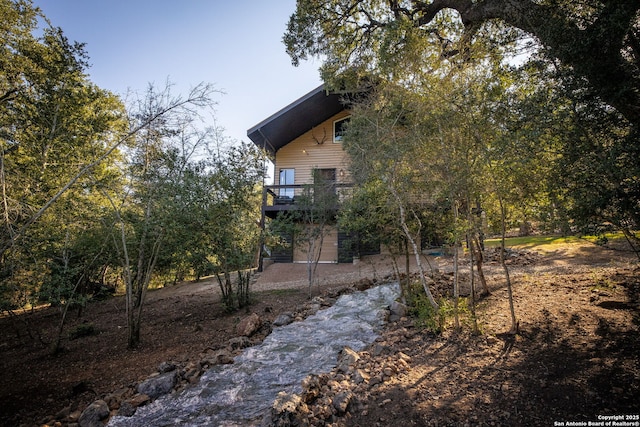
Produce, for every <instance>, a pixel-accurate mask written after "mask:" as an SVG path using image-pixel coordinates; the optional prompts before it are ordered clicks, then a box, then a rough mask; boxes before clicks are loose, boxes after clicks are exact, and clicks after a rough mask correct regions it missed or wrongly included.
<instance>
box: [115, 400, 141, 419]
mask: <svg viewBox="0 0 640 427" xmlns="http://www.w3.org/2000/svg"><path fill="white" fill-rule="evenodd" d="M136 409H137V408H135V407H133V406H132V405H131V404H130V403H129V402H124V403H123V404H122V405H120V409H118V412H117V415H118V416H120V417H133V415H134V414H135V413H136Z"/></svg>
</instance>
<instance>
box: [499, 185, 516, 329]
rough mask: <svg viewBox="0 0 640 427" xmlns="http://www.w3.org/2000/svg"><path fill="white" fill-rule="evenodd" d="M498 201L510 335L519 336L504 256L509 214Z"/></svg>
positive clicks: (502, 203) (501, 254)
mask: <svg viewBox="0 0 640 427" xmlns="http://www.w3.org/2000/svg"><path fill="white" fill-rule="evenodd" d="M498 200H499V202H500V221H501V222H502V236H501V238H500V264H501V265H502V269H503V270H504V276H505V279H506V281H507V293H508V296H509V311H510V314H511V330H510V331H509V333H510V334H517V333H518V329H519V328H518V321H517V320H516V311H515V308H514V305H513V290H512V286H511V277H510V276H509V268H508V267H507V263H506V262H505V259H504V255H505V252H506V250H505V237H506V234H507V225H506V222H507V219H506V217H507V213H506V208H505V206H504V202H503V200H502V197H501V196H498Z"/></svg>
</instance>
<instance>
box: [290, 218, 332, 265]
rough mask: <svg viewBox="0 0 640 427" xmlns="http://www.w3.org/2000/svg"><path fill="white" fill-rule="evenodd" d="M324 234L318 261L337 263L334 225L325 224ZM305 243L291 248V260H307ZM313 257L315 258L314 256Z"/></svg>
mask: <svg viewBox="0 0 640 427" xmlns="http://www.w3.org/2000/svg"><path fill="white" fill-rule="evenodd" d="M325 232H326V234H325V236H324V238H323V239H322V252H321V253H320V258H319V260H318V262H320V263H337V262H338V231H337V230H336V229H335V227H331V226H327V229H326V231H325ZM306 246H307V245H306V244H302V246H296V247H295V248H294V250H293V262H301V263H306V262H307V259H308V257H307V253H306V252H305V251H304V249H306ZM313 259H316V257H315V256H314V257H313Z"/></svg>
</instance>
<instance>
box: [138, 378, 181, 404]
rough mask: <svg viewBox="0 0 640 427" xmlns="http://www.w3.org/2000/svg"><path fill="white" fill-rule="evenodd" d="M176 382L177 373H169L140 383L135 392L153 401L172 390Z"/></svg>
mask: <svg viewBox="0 0 640 427" xmlns="http://www.w3.org/2000/svg"><path fill="white" fill-rule="evenodd" d="M177 382H178V372H177V371H171V372H167V373H164V374H162V375H158V376H155V377H152V378H149V379H147V380H145V381H143V382H141V383H140V384H138V388H137V390H138V393H140V394H146V395H147V396H149V397H150V398H151V399H155V398H157V397H159V396H162V395H163V394H167V393H169V392H170V391H171V390H173V387H175V385H176V383H177Z"/></svg>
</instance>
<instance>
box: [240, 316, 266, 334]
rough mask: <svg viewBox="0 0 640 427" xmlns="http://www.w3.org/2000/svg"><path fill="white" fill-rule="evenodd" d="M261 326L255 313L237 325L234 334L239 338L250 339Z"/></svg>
mask: <svg viewBox="0 0 640 427" xmlns="http://www.w3.org/2000/svg"><path fill="white" fill-rule="evenodd" d="M261 325H262V321H261V320H260V316H258V315H257V314H256V313H251V314H250V315H249V316H247V317H245V318H244V319H242V320H241V321H240V323H238V325H237V326H236V333H237V334H238V335H240V336H244V337H250V336H251V335H253V334H255V333H256V331H257V330H258V329H260V326H261Z"/></svg>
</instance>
